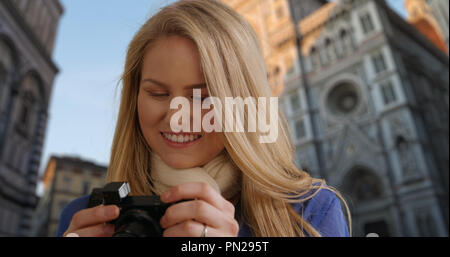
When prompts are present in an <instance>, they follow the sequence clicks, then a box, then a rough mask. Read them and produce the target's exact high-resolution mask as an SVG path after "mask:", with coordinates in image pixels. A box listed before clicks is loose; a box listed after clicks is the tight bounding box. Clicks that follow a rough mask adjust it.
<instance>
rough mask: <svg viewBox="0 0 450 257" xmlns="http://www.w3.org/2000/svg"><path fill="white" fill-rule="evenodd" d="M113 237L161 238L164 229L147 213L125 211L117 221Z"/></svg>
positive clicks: (135, 210)
mask: <svg viewBox="0 0 450 257" xmlns="http://www.w3.org/2000/svg"><path fill="white" fill-rule="evenodd" d="M115 227H116V231H115V233H114V235H113V237H161V236H162V228H161V226H160V225H159V220H155V219H154V218H153V217H152V216H150V215H149V213H148V212H147V211H144V210H140V209H131V210H127V211H125V212H124V213H123V214H121V215H120V217H119V218H118V219H117V220H116V221H115Z"/></svg>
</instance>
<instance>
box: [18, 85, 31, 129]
mask: <svg viewBox="0 0 450 257" xmlns="http://www.w3.org/2000/svg"><path fill="white" fill-rule="evenodd" d="M34 103H35V98H34V96H33V94H32V93H31V92H29V91H27V92H25V93H24V94H23V97H22V103H21V109H20V114H19V120H18V125H19V126H18V129H19V130H20V132H21V133H22V134H23V135H24V136H27V135H28V132H29V129H30V120H31V114H32V110H33V106H34Z"/></svg>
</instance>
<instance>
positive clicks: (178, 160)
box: [161, 154, 199, 169]
mask: <svg viewBox="0 0 450 257" xmlns="http://www.w3.org/2000/svg"><path fill="white" fill-rule="evenodd" d="M161 159H162V160H163V161H164V162H165V163H166V164H167V165H169V166H170V167H172V168H174V169H189V168H193V167H197V166H199V164H198V163H197V162H196V161H195V160H192V159H191V158H187V157H186V156H177V155H176V154H173V155H170V156H165V157H161Z"/></svg>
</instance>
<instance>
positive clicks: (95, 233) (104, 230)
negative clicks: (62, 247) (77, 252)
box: [64, 224, 114, 237]
mask: <svg viewBox="0 0 450 257" xmlns="http://www.w3.org/2000/svg"><path fill="white" fill-rule="evenodd" d="M69 233H76V234H78V235H79V236H80V237H111V236H112V235H113V234H114V225H113V224H98V225H95V226H91V227H86V228H83V229H78V230H75V231H69V230H67V231H66V233H64V236H66V235H67V234H69Z"/></svg>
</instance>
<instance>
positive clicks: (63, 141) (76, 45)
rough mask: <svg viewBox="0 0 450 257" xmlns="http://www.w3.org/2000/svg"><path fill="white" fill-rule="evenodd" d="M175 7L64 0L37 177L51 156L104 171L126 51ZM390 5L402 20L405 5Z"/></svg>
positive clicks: (150, 1)
mask: <svg viewBox="0 0 450 257" xmlns="http://www.w3.org/2000/svg"><path fill="white" fill-rule="evenodd" d="M173 1H174V0H133V1H124V0H95V1H91V0H62V4H63V6H64V10H65V11H64V14H63V16H62V18H61V20H60V24H59V30H58V34H57V39H56V42H55V49H54V53H53V59H54V61H55V63H56V65H57V66H58V67H59V69H60V73H59V74H58V75H57V77H56V79H55V82H54V85H53V91H52V95H51V102H50V106H49V119H48V124H47V131H46V137H45V140H44V146H43V155H42V159H41V165H40V169H39V171H40V174H42V173H43V171H44V169H45V167H46V165H47V163H48V161H49V159H50V156H51V155H56V156H64V155H69V156H75V157H80V158H82V159H83V160H87V161H92V162H95V163H97V164H99V165H105V166H107V165H108V163H109V155H110V148H111V144H112V139H113V135H114V127H115V122H116V116H117V112H118V108H119V103H120V102H119V97H120V87H119V85H118V83H119V78H120V74H121V72H122V68H123V64H124V60H125V52H126V48H127V45H128V43H129V42H130V41H131V39H132V37H133V35H134V33H136V31H137V30H138V29H139V28H140V26H141V25H142V24H143V23H144V22H145V21H146V20H147V19H148V18H149V17H151V16H152V15H153V14H154V13H156V12H157V11H158V10H159V9H160V8H161V7H163V6H165V5H167V4H169V3H171V2H173ZM388 2H389V3H390V4H391V5H392V6H393V8H394V9H395V10H397V11H398V12H399V13H401V14H402V15H403V16H404V15H405V12H404V8H403V2H404V0H388ZM130 3H132V4H130ZM37 192H38V194H40V193H41V187H40V186H39V187H38V190H37Z"/></svg>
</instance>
